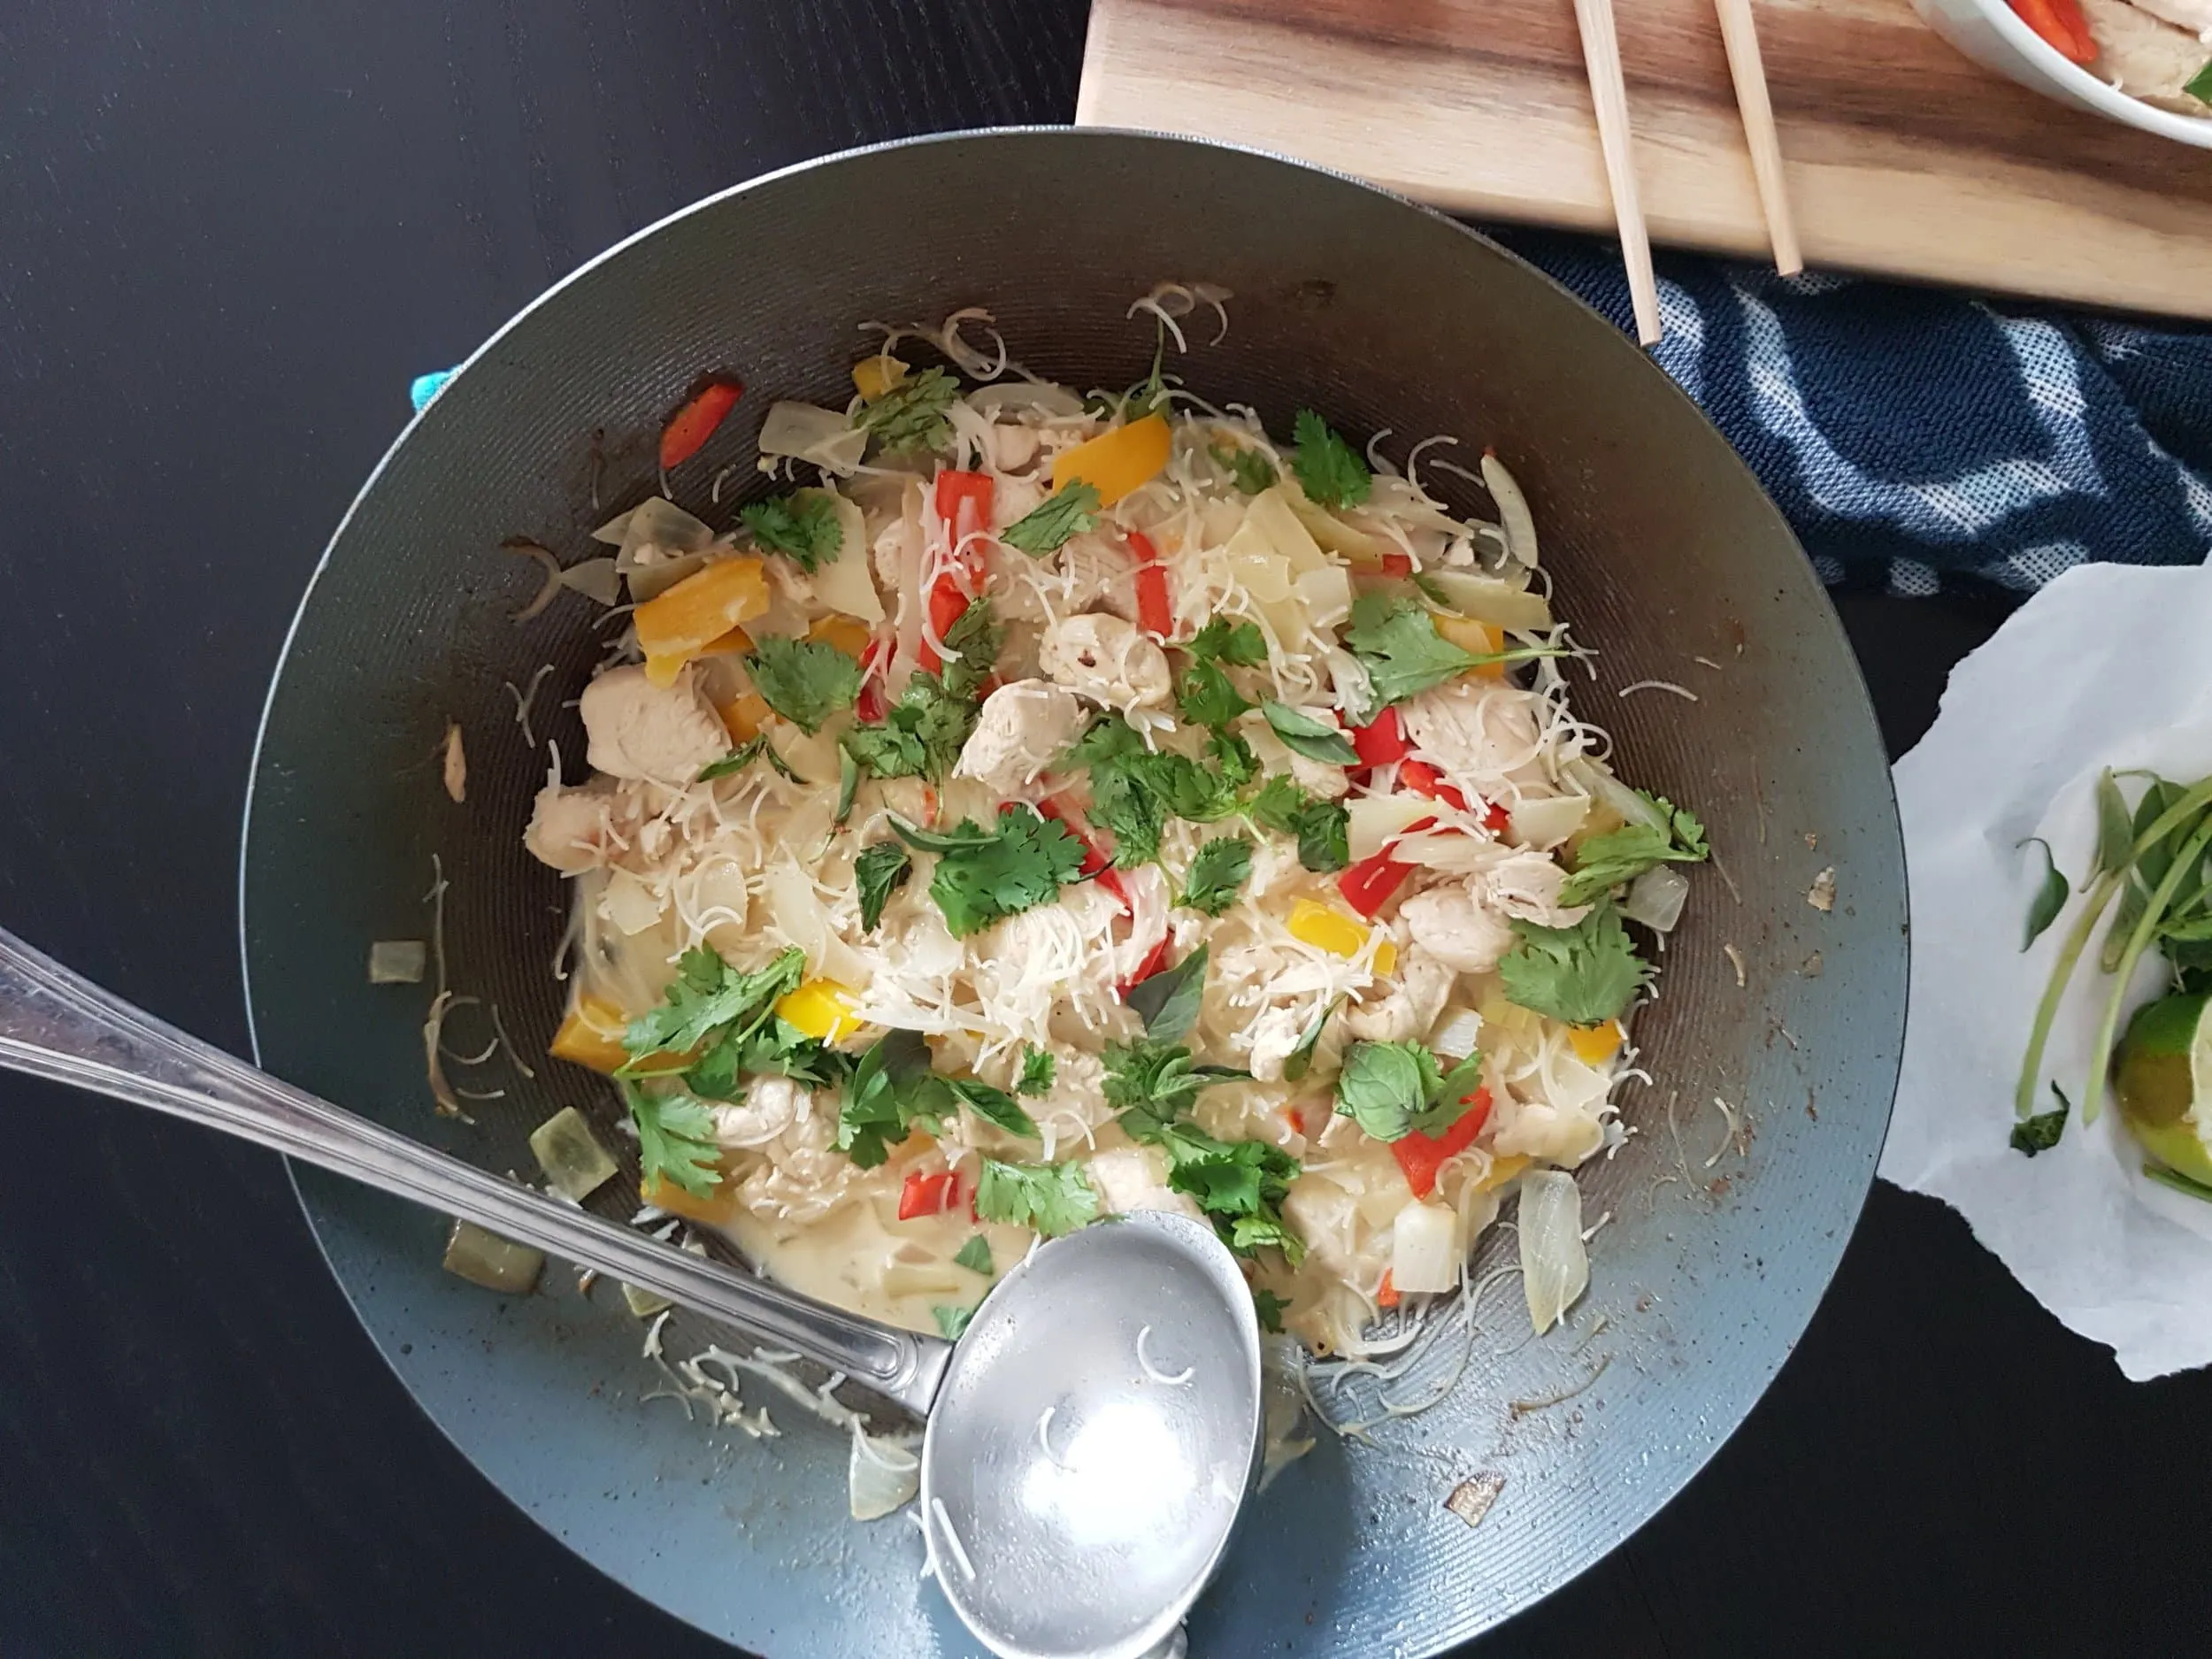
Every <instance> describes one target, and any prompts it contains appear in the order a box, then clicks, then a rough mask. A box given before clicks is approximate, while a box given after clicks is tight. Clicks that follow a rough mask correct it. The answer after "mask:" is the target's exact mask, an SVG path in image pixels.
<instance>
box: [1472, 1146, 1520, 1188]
mask: <svg viewBox="0 0 2212 1659" xmlns="http://www.w3.org/2000/svg"><path fill="white" fill-rule="evenodd" d="M1528 1166H1529V1159H1528V1157H1527V1156H1526V1155H1525V1153H1519V1152H1509V1153H1507V1154H1506V1155H1505V1156H1503V1157H1500V1158H1493V1159H1492V1160H1491V1161H1490V1171H1489V1173H1487V1174H1486V1175H1485V1176H1484V1177H1483V1178H1482V1179H1480V1180H1479V1181H1477V1182H1476V1183H1475V1190H1476V1191H1477V1192H1479V1193H1487V1192H1494V1191H1495V1190H1496V1189H1497V1188H1499V1187H1502V1186H1504V1185H1505V1184H1506V1183H1507V1182H1508V1181H1509V1180H1511V1179H1513V1178H1514V1177H1515V1176H1517V1175H1518V1174H1519V1173H1520V1172H1521V1171H1523V1170H1525V1169H1526V1168H1528Z"/></svg>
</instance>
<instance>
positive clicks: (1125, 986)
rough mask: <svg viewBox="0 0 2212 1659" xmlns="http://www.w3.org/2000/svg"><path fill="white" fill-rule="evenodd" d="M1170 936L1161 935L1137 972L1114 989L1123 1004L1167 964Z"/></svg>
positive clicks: (1126, 901) (1125, 902) (1125, 900)
mask: <svg viewBox="0 0 2212 1659" xmlns="http://www.w3.org/2000/svg"><path fill="white" fill-rule="evenodd" d="M1122 902H1123V903H1124V904H1127V903H1128V902H1129V901H1128V900H1127V899H1124V900H1122ZM1169 937H1170V935H1169V934H1166V933H1162V934H1161V935H1160V942H1159V943H1158V944H1156V945H1155V946H1153V947H1152V949H1150V950H1148V951H1147V952H1146V953H1145V958H1144V960H1143V961H1142V962H1141V963H1139V964H1137V971H1136V972H1134V973H1133V974H1131V975H1130V976H1129V977H1128V978H1127V979H1124V980H1123V981H1122V982H1121V983H1120V984H1119V985H1118V986H1116V987H1114V995H1117V996H1118V997H1120V998H1121V999H1122V1000H1123V1001H1124V1002H1127V1001H1128V1000H1129V993H1130V992H1132V991H1133V990H1135V989H1136V988H1137V987H1139V986H1140V985H1142V984H1143V983H1144V982H1145V981H1146V980H1147V979H1150V978H1151V977H1152V976H1153V975H1154V974H1156V973H1157V972H1159V971H1160V969H1161V968H1162V967H1163V966H1164V965H1165V964H1166V962H1167V941H1168V939H1169Z"/></svg>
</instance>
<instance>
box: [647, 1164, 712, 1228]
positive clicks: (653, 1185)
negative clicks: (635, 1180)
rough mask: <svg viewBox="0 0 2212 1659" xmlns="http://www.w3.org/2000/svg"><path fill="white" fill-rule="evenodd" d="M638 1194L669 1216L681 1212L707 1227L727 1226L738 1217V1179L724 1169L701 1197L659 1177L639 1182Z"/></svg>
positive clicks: (687, 1219) (683, 1215)
mask: <svg viewBox="0 0 2212 1659" xmlns="http://www.w3.org/2000/svg"><path fill="white" fill-rule="evenodd" d="M637 1195H638V1196H639V1198H641V1199H642V1200H643V1201H644V1202H647V1203H649V1204H650V1205H652V1206H653V1208H654V1209H656V1210H666V1211H667V1212H668V1213H669V1214H670V1215H672V1216H681V1217H683V1218H684V1219H685V1220H686V1221H697V1222H702V1223H703V1224H705V1225H707V1226H710V1227H726V1226H728V1225H730V1223H731V1222H732V1221H733V1220H735V1219H736V1217H737V1183H736V1182H735V1181H733V1180H732V1179H730V1178H729V1171H723V1174H722V1179H720V1180H719V1181H717V1182H716V1183H715V1186H714V1190H713V1191H712V1192H710V1193H709V1194H706V1196H705V1197H703V1198H702V1197H701V1196H699V1194H696V1193H691V1192H687V1191H686V1190H685V1189H684V1188H682V1187H679V1186H677V1185H676V1183H675V1182H673V1181H664V1180H659V1179H655V1180H649V1181H646V1182H644V1183H642V1184H641V1186H640V1187H638V1194H637Z"/></svg>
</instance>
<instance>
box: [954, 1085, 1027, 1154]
mask: <svg viewBox="0 0 2212 1659" xmlns="http://www.w3.org/2000/svg"><path fill="white" fill-rule="evenodd" d="M945 1087H947V1088H949V1089H950V1090H951V1091H952V1094H953V1098H954V1099H955V1100H957V1101H962V1102H965V1103H966V1105H967V1106H968V1108H969V1110H972V1111H973V1112H974V1113H975V1115H976V1116H977V1117H979V1118H982V1119H984V1120H985V1121H986V1122H987V1123H994V1124H996V1125H998V1126H999V1127H1000V1128H1002V1129H1003V1130H1005V1131H1006V1133H1009V1134H1013V1135H1020V1136H1023V1137H1024V1138H1025V1139H1027V1140H1030V1141H1035V1140H1039V1139H1041V1136H1040V1135H1039V1134H1038V1133H1037V1125H1035V1123H1033V1121H1031V1119H1030V1116H1029V1114H1028V1113H1027V1112H1025V1111H1024V1110H1022V1109H1021V1102H1018V1101H1017V1100H1016V1099H1015V1098H1014V1097H1013V1096H1012V1095H1011V1094H1008V1093H1007V1092H1006V1091H1005V1090H1004V1089H1002V1088H993V1087H991V1086H990V1085H989V1084H988V1083H985V1082H980V1081H979V1080H978V1079H974V1078H972V1077H953V1078H947V1079H945Z"/></svg>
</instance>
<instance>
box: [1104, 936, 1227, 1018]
mask: <svg viewBox="0 0 2212 1659" xmlns="http://www.w3.org/2000/svg"><path fill="white" fill-rule="evenodd" d="M1209 954H1210V948H1209V947H1207V946H1205V945H1201V946H1199V947H1198V949H1195V950H1194V951H1192V952H1191V953H1190V955H1189V956H1185V957H1184V958H1183V959H1182V961H1180V962H1179V963H1177V964H1175V965H1174V966H1173V967H1171V968H1163V969H1161V970H1160V972H1157V973H1156V974H1153V975H1152V976H1151V977H1150V978H1149V979H1140V980H1139V981H1138V982H1137V983H1136V984H1134V985H1133V986H1131V987H1129V991H1128V995H1125V996H1124V997H1123V998H1122V1001H1123V1002H1124V1003H1125V1004H1126V1005H1127V1006H1128V1007H1130V1008H1131V1009H1133V1010H1135V1011H1136V1014H1137V1018H1140V1019H1141V1020H1143V1021H1144V1034H1145V1035H1146V1036H1148V1037H1149V1038H1151V1039H1153V1040H1154V1041H1157V1042H1175V1041H1179V1040H1180V1039H1181V1038H1183V1037H1185V1036H1187V1035H1188V1034H1189V1033H1190V1028H1191V1027H1192V1026H1193V1025H1196V1024H1197V1023H1198V1003H1199V1000H1200V999H1201V998H1202V997H1203V996H1204V995H1205V994H1206V957H1207V956H1208V955H1209Z"/></svg>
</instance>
